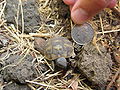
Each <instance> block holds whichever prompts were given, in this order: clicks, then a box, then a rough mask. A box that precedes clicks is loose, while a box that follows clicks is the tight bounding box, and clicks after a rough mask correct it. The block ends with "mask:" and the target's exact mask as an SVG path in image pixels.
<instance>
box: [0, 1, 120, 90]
mask: <svg viewBox="0 0 120 90" xmlns="http://www.w3.org/2000/svg"><path fill="white" fill-rule="evenodd" d="M19 1H20V3H19V4H20V7H19V9H20V10H21V12H19V13H22V31H21V32H20V31H19V28H18V27H17V28H15V26H14V25H13V24H11V25H9V26H8V25H7V24H6V20H4V13H3V11H4V9H5V5H6V2H5V1H3V2H1V3H0V27H1V28H0V33H2V34H4V35H5V36H6V37H7V38H8V39H10V41H11V44H10V45H8V46H7V47H4V48H3V49H2V50H0V53H3V52H5V51H7V53H6V55H5V56H4V57H2V58H0V63H3V61H4V60H5V59H6V58H8V57H9V56H10V55H11V54H15V53H20V55H24V57H25V56H26V55H27V54H31V55H33V56H34V57H35V58H36V59H37V63H38V64H36V65H39V63H46V64H47V65H48V67H49V70H48V71H46V72H45V73H42V74H41V73H40V75H38V77H37V78H36V79H35V80H32V81H29V80H26V82H27V83H28V86H29V87H31V88H32V89H33V90H40V89H41V88H45V89H46V90H47V89H51V90H71V89H73V86H74V83H77V84H78V85H77V88H78V90H92V89H91V88H90V87H89V86H87V85H86V84H85V83H83V79H80V78H79V77H81V76H80V75H79V74H75V73H73V72H72V71H71V72H69V71H68V72H67V73H66V75H65V76H67V75H68V74H69V73H71V74H72V75H73V78H72V79H70V80H65V76H64V77H63V78H61V79H60V78H59V76H60V75H61V74H62V73H61V71H60V72H56V73H51V71H54V69H53V67H52V65H51V63H49V62H47V60H46V59H45V58H44V57H43V56H42V55H41V54H40V53H39V52H38V51H36V50H35V49H34V37H45V38H50V37H51V35H54V34H59V35H64V36H66V37H67V38H70V36H69V33H70V30H71V28H72V27H73V26H74V24H73V23H72V22H71V20H70V19H69V18H66V19H63V18H60V17H59V14H58V12H57V11H59V8H58V7H56V6H54V4H55V3H57V1H56V0H38V4H39V6H40V7H39V12H40V14H41V17H42V21H41V22H42V25H41V27H40V28H39V30H38V31H37V33H30V34H27V35H26V34H24V14H23V8H22V2H21V0H19ZM51 6H53V7H54V8H53V7H51ZM116 10H118V11H119V12H120V1H119V0H118V4H117V6H116ZM16 18H17V17H16ZM50 20H52V21H53V22H54V23H51V24H46V23H45V22H47V21H50ZM16 21H17V20H16ZM115 21H120V19H119V18H118V17H116V15H115V12H114V13H113V12H112V10H110V9H106V10H104V11H103V12H102V13H100V14H99V15H97V16H96V17H94V18H93V19H92V20H90V21H89V22H90V23H91V24H92V26H93V28H94V30H95V32H96V36H95V38H94V40H93V43H94V44H95V46H96V47H97V42H101V43H102V44H103V45H104V46H108V47H107V48H111V47H110V46H111V44H113V42H114V41H115V36H116V35H117V33H119V31H120V22H119V24H117V25H112V23H113V22H115ZM63 22H65V23H66V25H63ZM57 32H58V33H57ZM67 32H69V33H67ZM109 42H111V43H109ZM113 46H114V45H112V50H113V49H116V46H114V47H113ZM117 48H120V47H119V46H118V47H117ZM97 49H98V50H99V47H97ZM24 57H23V58H24ZM21 60H22V59H21ZM21 60H20V62H21ZM20 62H18V64H19V63H20ZM33 63H34V60H33ZM9 66H14V65H9ZM6 67H8V66H5V67H3V68H2V69H1V70H3V69H5V68H6ZM41 78H42V79H41Z"/></svg>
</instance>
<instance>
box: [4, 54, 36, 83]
mask: <svg viewBox="0 0 120 90" xmlns="http://www.w3.org/2000/svg"><path fill="white" fill-rule="evenodd" d="M22 58H23V56H19V55H11V56H10V58H8V59H6V62H5V64H6V65H10V64H12V65H13V64H17V63H18V62H19V61H20V60H21V59H22ZM32 59H33V58H32V57H31V56H30V55H28V56H27V57H26V58H24V59H23V60H22V62H21V63H19V64H18V65H17V66H9V67H7V68H5V69H4V70H3V78H4V79H5V80H6V81H11V80H13V81H15V82H18V83H21V84H25V83H26V82H25V80H33V79H35V78H36V70H35V68H34V66H33V65H32V62H31V60H32Z"/></svg>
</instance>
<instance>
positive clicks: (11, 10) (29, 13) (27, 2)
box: [4, 0, 41, 33]
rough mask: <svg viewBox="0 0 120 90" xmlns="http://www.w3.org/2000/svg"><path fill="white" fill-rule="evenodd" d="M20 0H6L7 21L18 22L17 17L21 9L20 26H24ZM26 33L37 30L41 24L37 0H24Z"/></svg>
mask: <svg viewBox="0 0 120 90" xmlns="http://www.w3.org/2000/svg"><path fill="white" fill-rule="evenodd" d="M18 6H19V8H20V5H19V0H6V7H5V11H4V13H5V19H6V20H7V23H10V24H16V21H15V18H17V13H18V11H19V18H18V26H19V29H21V28H22V14H21V9H20V10H18ZM22 6H23V16H24V26H25V30H24V32H25V33H30V32H36V30H38V29H39V26H40V21H41V19H40V15H39V13H38V10H37V3H36V0H22Z"/></svg>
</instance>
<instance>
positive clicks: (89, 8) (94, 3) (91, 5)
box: [71, 0, 108, 24]
mask: <svg viewBox="0 0 120 90" xmlns="http://www.w3.org/2000/svg"><path fill="white" fill-rule="evenodd" d="M107 5H108V2H107V1H105V0H99V1H98V0H77V1H76V3H75V4H74V6H73V8H72V10H71V18H72V20H73V21H74V22H75V23H77V24H81V23H83V22H85V21H86V20H88V19H90V18H91V17H92V16H94V15H95V14H96V13H98V12H99V11H101V10H102V9H103V8H105V7H107Z"/></svg>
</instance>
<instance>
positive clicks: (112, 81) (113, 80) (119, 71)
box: [106, 67, 120, 90]
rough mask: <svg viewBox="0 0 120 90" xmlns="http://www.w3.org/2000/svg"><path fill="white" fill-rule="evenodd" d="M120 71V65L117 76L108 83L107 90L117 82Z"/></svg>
mask: <svg viewBox="0 0 120 90" xmlns="http://www.w3.org/2000/svg"><path fill="white" fill-rule="evenodd" d="M119 73H120V67H119V69H118V71H117V72H116V74H115V76H114V77H113V78H112V80H111V82H110V83H109V84H108V86H107V88H106V90H110V87H111V86H112V84H113V83H114V82H115V80H116V78H117V76H118V75H119Z"/></svg>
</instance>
